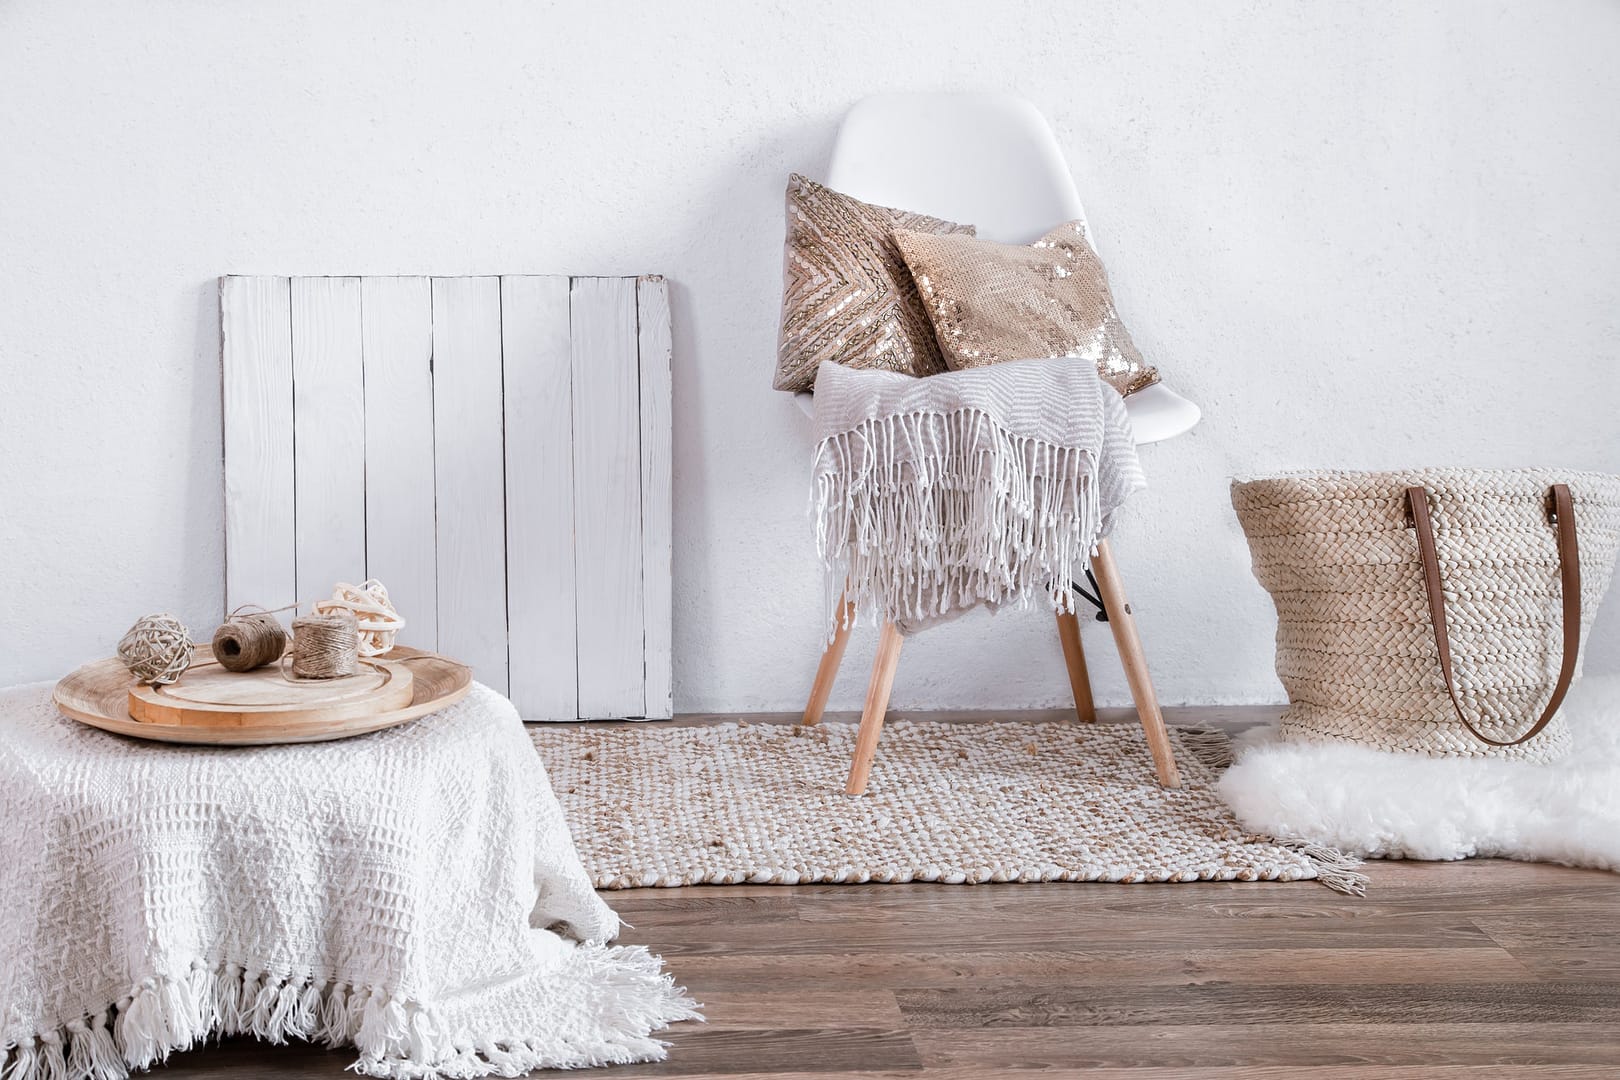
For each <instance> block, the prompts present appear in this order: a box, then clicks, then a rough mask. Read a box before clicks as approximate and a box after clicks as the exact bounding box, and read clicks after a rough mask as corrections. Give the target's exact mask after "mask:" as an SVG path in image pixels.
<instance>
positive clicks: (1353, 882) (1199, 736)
mask: <svg viewBox="0 0 1620 1080" xmlns="http://www.w3.org/2000/svg"><path fill="white" fill-rule="evenodd" d="M1171 730H1172V731H1173V732H1174V733H1175V736H1176V739H1177V741H1178V742H1180V744H1181V746H1182V748H1183V749H1184V750H1186V751H1187V753H1188V754H1189V755H1191V756H1192V757H1193V759H1194V760H1196V761H1197V762H1198V763H1199V764H1200V765H1204V766H1206V767H1208V768H1210V769H1213V770H1215V771H1217V772H1219V771H1221V770H1223V769H1227V768H1229V767H1230V766H1231V764H1232V739H1231V736H1229V735H1227V733H1226V732H1224V731H1219V730H1216V729H1214V728H1185V727H1178V728H1172V729H1171ZM1271 842H1272V843H1275V844H1276V845H1277V846H1278V847H1285V848H1288V849H1289V850H1290V851H1297V852H1299V853H1300V854H1301V855H1303V856H1305V858H1307V859H1309V860H1310V862H1311V865H1312V866H1313V867H1315V869H1316V880H1317V881H1319V882H1321V883H1322V884H1323V885H1326V886H1327V887H1328V888H1330V889H1332V890H1333V891H1334V892H1338V893H1344V894H1345V895H1346V896H1366V895H1367V875H1366V874H1362V873H1359V872H1357V869H1356V868H1357V867H1359V866H1361V865H1362V862H1361V860H1360V859H1358V858H1356V857H1354V856H1352V855H1347V854H1345V853H1344V852H1342V851H1340V850H1338V849H1337V848H1330V847H1325V846H1324V845H1322V844H1316V843H1312V842H1310V841H1308V840H1291V839H1280V838H1272V839H1271Z"/></svg>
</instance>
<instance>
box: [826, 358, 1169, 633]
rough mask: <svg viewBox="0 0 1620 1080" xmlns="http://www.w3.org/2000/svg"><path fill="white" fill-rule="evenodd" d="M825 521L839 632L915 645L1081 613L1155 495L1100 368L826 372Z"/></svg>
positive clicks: (831, 609) (1027, 365)
mask: <svg viewBox="0 0 1620 1080" xmlns="http://www.w3.org/2000/svg"><path fill="white" fill-rule="evenodd" d="M816 380H817V381H816V396H815V409H816V418H815V426H816V439H817V446H816V455H815V467H814V473H815V478H814V491H813V499H814V510H815V514H816V547H817V551H818V552H819V554H820V556H821V562H822V570H823V575H824V580H825V585H826V600H827V611H828V618H829V627H830V626H831V620H832V619H834V618H836V617H837V613H838V612H839V611H840V610H841V608H840V605H839V603H838V600H839V597H840V596H841V595H843V596H847V598H848V599H849V600H852V601H854V604H855V610H856V613H857V617H864V618H866V619H868V620H871V621H873V622H878V621H882V620H889V621H893V622H894V623H896V624H897V625H898V626H899V627H900V629H901V630H902V631H903V632H906V633H911V632H914V631H916V630H919V629H921V628H923V627H926V626H928V625H930V624H932V623H934V622H938V621H940V620H943V619H949V618H952V617H954V616H956V615H959V614H961V613H962V612H964V611H967V610H969V609H970V608H973V607H976V606H978V605H980V604H986V605H989V606H990V607H992V608H997V607H1000V606H1002V605H1004V604H1014V605H1017V606H1020V607H1024V606H1027V605H1028V604H1029V603H1030V601H1031V600H1032V598H1033V597H1035V596H1036V595H1043V596H1045V597H1047V598H1048V599H1049V600H1050V602H1051V604H1052V606H1053V607H1054V608H1055V609H1056V610H1059V611H1066V610H1069V609H1070V607H1071V606H1072V604H1073V602H1074V601H1073V596H1072V594H1071V592H1070V590H1069V582H1070V581H1071V580H1073V579H1075V578H1077V577H1080V576H1081V575H1082V574H1083V573H1084V570H1085V566H1086V562H1087V559H1088V558H1089V556H1090V552H1091V548H1092V546H1093V545H1094V544H1095V543H1096V542H1097V538H1098V537H1099V536H1105V535H1107V533H1108V531H1109V529H1110V527H1111V526H1112V522H1113V515H1114V513H1115V511H1117V510H1118V509H1119V507H1120V506H1121V505H1122V504H1123V503H1124V502H1125V500H1126V499H1127V498H1129V497H1130V495H1131V494H1132V493H1133V492H1135V491H1137V490H1139V489H1141V488H1142V487H1143V486H1145V485H1144V481H1143V479H1142V469H1141V466H1140V464H1139V463H1138V461H1137V458H1136V448H1135V445H1134V443H1133V442H1132V439H1131V431H1130V419H1129V417H1127V416H1126V413H1125V405H1124V401H1123V399H1121V398H1120V396H1119V394H1117V393H1116V392H1115V391H1114V390H1113V389H1111V388H1110V387H1109V386H1107V385H1106V384H1105V383H1103V382H1102V380H1101V379H1099V378H1098V376H1097V372H1096V369H1095V368H1094V367H1093V365H1092V364H1091V362H1090V361H1088V360H1078V359H1068V358H1060V359H1052V360H1016V361H1012V362H1009V363H1005V364H994V365H991V366H989V367H981V368H972V369H969V370H967V371H956V372H949V373H947V374H944V375H936V376H933V377H932V378H927V379H912V378H908V377H906V376H904V375H894V374H891V373H888V372H880V371H851V370H849V369H847V368H842V367H839V366H838V365H836V364H823V365H821V371H820V373H819V374H818V375H817V377H816Z"/></svg>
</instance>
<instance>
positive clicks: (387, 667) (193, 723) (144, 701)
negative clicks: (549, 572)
mask: <svg viewBox="0 0 1620 1080" xmlns="http://www.w3.org/2000/svg"><path fill="white" fill-rule="evenodd" d="M362 664H363V665H364V667H363V670H362V671H361V672H360V673H359V674H356V675H353V676H350V677H348V678H345V679H330V680H307V681H306V680H300V681H298V682H296V683H289V682H287V681H286V680H284V679H283V678H282V677H281V676H280V674H279V673H277V672H276V671H275V669H272V668H261V669H259V670H258V671H252V672H245V673H241V674H236V673H232V672H227V671H225V670H224V669H223V668H221V667H220V666H219V664H218V663H217V662H216V661H215V660H214V657H213V653H212V652H211V651H210V650H209V649H208V648H207V647H206V646H202V647H199V648H198V649H197V654H196V657H195V659H194V660H193V661H192V665H191V667H190V668H188V669H187V670H186V673H185V674H184V675H182V676H181V677H180V679H179V681H178V682H175V683H172V684H170V685H169V686H143V685H141V684H139V683H138V682H136V680H135V678H134V676H132V675H130V673H129V671H128V670H127V669H126V668H125V667H124V665H123V664H122V663H121V662H120V661H119V660H117V659H116V658H114V659H107V660H97V661H96V662H94V663H92V664H86V665H85V666H84V667H81V668H79V669H78V670H77V671H75V672H73V673H72V674H70V675H68V676H67V677H66V678H64V679H63V680H62V681H61V682H59V683H57V684H56V691H55V694H54V697H55V700H56V707H57V708H58V709H60V710H61V711H62V712H63V713H64V714H66V715H67V716H70V717H72V718H73V719H75V720H78V721H81V722H83V723H86V724H89V725H90V726H91V727H97V728H101V729H102V730H103V731H112V732H116V733H118V734H120V735H132V736H134V737H135V738H139V739H155V740H157V741H159V742H176V743H197V744H205V745H215V746H262V745H269V744H274V743H305V742H325V741H327V740H331V739H343V738H348V737H349V736H351V735H363V734H365V733H366V732H369V731H380V730H382V729H383V728H388V727H393V726H394V725H396V724H403V723H405V722H406V721H408V720H414V719H416V718H417V717H419V716H426V715H427V714H428V713H430V712H437V711H438V710H439V709H443V708H446V707H448V706H450V705H453V704H455V703H456V702H457V701H460V700H461V699H462V698H463V697H466V696H467V691H468V690H469V689H471V687H472V670H471V669H470V668H468V667H467V666H466V665H465V664H459V663H457V662H456V661H454V660H451V659H448V658H447V657H443V656H439V655H437V654H435V653H430V652H422V651H420V650H417V649H407V648H404V647H400V648H396V649H394V650H393V651H392V652H390V653H388V654H387V655H385V656H382V657H378V658H376V659H372V660H365V661H362Z"/></svg>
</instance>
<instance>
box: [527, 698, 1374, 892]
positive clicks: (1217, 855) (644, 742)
mask: <svg viewBox="0 0 1620 1080" xmlns="http://www.w3.org/2000/svg"><path fill="white" fill-rule="evenodd" d="M855 732H856V727H855V725H853V724H842V723H829V724H821V725H818V726H816V727H810V728H806V727H800V726H790V725H787V724H750V723H727V724H712V725H701V726H691V727H657V728H653V727H645V726H643V727H637V728H635V729H633V730H631V729H626V728H585V729H579V728H571V729H562V730H559V729H556V728H534V729H531V731H530V738H532V739H533V740H534V743H535V746H536V747H537V748H538V750H539V751H540V756H541V758H542V760H544V761H545V763H546V768H547V769H548V770H549V771H550V773H551V777H552V783H553V784H554V786H555V789H556V792H557V797H558V799H559V800H561V802H562V805H563V812H564V814H565V815H566V816H567V818H568V825H569V829H570V830H571V831H572V833H573V836H574V842H575V843H576V844H577V845H578V847H579V851H580V857H581V859H583V860H584V863H585V867H586V872H587V873H589V874H590V876H591V878H592V880H593V882H594V883H595V884H596V885H597V887H599V888H611V889H626V888H637V887H646V886H674V885H697V884H709V885H735V884H744V883H748V884H773V885H794V884H801V883H810V882H844V883H856V882H866V881H879V882H900V881H936V882H946V883H952V884H958V883H978V882H994V881H1110V882H1149V881H1262V880H1264V881H1297V880H1300V879H1304V878H1320V879H1321V880H1322V881H1323V883H1324V884H1330V885H1332V886H1333V887H1336V888H1341V889H1354V888H1356V887H1358V884H1359V882H1358V879H1359V875H1357V874H1355V873H1354V872H1353V871H1352V869H1351V866H1352V865H1353V863H1351V862H1349V861H1347V860H1344V859H1343V858H1342V857H1341V856H1338V855H1337V854H1336V853H1334V852H1329V851H1326V850H1321V849H1311V850H1309V851H1307V850H1300V849H1298V848H1295V847H1291V846H1285V845H1282V844H1279V843H1275V842H1272V841H1269V840H1267V839H1265V838H1263V837H1256V836H1251V835H1247V834H1245V833H1244V831H1243V829H1242V828H1240V827H1239V826H1238V824H1237V821H1236V819H1234V818H1233V816H1232V814H1231V812H1230V811H1229V810H1227V809H1226V807H1225V806H1224V805H1223V804H1222V803H1221V801H1220V800H1219V799H1218V798H1217V797H1216V796H1215V793H1214V791H1213V785H1214V782H1215V779H1216V776H1217V773H1218V771H1219V769H1220V767H1222V766H1223V765H1224V763H1225V758H1226V755H1227V745H1226V739H1225V736H1223V735H1219V734H1212V733H1206V732H1190V731H1185V730H1175V729H1172V731H1171V738H1172V740H1173V741H1174V742H1175V744H1176V758H1177V760H1178V761H1179V762H1180V763H1181V766H1182V779H1183V782H1184V786H1183V787H1182V788H1181V789H1180V790H1177V791H1167V790H1165V789H1164V788H1161V787H1160V786H1159V785H1158V782H1157V781H1156V780H1155V778H1154V775H1153V767H1152V759H1151V758H1150V757H1149V755H1148V752H1147V747H1146V745H1145V743H1144V740H1143V737H1142V732H1141V731H1140V729H1138V728H1137V727H1136V726H1135V725H1124V724H1080V723H1078V722H1076V723H1029V722H1025V721H1006V722H993V723H971V724H969V723H949V722H937V721H936V722H922V721H904V720H900V721H894V722H892V723H890V724H888V725H886V726H885V727H884V729H883V745H882V746H881V747H880V748H879V749H878V755H877V761H876V764H875V765H874V766H873V769H872V776H871V781H870V783H869V785H868V788H867V794H866V795H864V796H862V797H861V798H858V799H855V798H850V797H849V796H846V795H845V794H844V775H845V773H846V771H847V770H848V768H849V760H850V752H851V750H852V748H853V746H854V741H855Z"/></svg>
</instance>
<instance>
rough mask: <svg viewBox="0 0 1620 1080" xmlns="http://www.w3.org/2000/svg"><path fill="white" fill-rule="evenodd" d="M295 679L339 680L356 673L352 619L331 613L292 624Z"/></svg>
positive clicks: (357, 641) (356, 641)
mask: <svg viewBox="0 0 1620 1080" xmlns="http://www.w3.org/2000/svg"><path fill="white" fill-rule="evenodd" d="M292 629H293V643H292V651H291V652H290V653H289V654H288V655H289V656H290V657H291V659H292V673H293V678H295V679H339V678H342V677H343V676H345V675H353V674H354V673H355V671H356V670H358V669H359V666H360V665H359V654H360V634H359V627H358V625H357V624H356V621H355V618H354V615H353V614H352V613H350V612H348V611H333V612H325V613H316V614H313V615H300V616H299V617H298V618H296V619H294V620H293V624H292Z"/></svg>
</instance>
